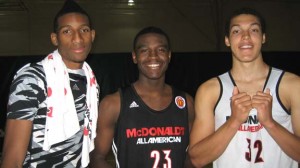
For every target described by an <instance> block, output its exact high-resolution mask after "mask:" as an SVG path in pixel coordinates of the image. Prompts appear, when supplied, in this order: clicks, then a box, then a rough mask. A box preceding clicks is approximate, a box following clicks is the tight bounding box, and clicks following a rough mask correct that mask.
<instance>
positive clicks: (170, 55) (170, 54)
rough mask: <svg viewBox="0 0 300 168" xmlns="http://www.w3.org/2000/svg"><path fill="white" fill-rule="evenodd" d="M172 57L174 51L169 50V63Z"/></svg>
mask: <svg viewBox="0 0 300 168" xmlns="http://www.w3.org/2000/svg"><path fill="white" fill-rule="evenodd" d="M171 58H172V52H171V51H170V52H169V63H170V62H171Z"/></svg>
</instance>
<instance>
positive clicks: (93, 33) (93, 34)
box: [92, 30, 96, 42]
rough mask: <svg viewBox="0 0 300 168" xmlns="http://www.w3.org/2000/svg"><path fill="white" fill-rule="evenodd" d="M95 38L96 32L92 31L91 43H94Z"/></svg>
mask: <svg viewBox="0 0 300 168" xmlns="http://www.w3.org/2000/svg"><path fill="white" fill-rule="evenodd" d="M95 36H96V31H95V30H92V42H94V39H95Z"/></svg>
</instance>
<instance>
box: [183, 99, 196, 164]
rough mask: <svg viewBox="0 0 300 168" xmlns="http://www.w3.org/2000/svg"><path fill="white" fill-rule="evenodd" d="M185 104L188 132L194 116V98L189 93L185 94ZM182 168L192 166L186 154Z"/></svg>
mask: <svg viewBox="0 0 300 168" xmlns="http://www.w3.org/2000/svg"><path fill="white" fill-rule="evenodd" d="M186 99H187V105H188V120H189V132H191V128H192V125H193V122H194V118H195V107H194V99H193V97H192V96H191V95H189V94H186ZM184 168H193V165H192V163H191V160H190V157H189V155H188V154H187V156H186V161H185V165H184Z"/></svg>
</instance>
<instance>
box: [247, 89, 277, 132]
mask: <svg viewBox="0 0 300 168" xmlns="http://www.w3.org/2000/svg"><path fill="white" fill-rule="evenodd" d="M272 101H273V97H272V96H271V94H270V89H269V88H267V89H266V91H265V92H262V91H258V92H257V93H256V95H254V96H253V97H252V107H253V108H255V109H256V110H257V117H258V121H259V122H260V123H261V124H262V125H263V126H264V127H268V126H269V125H271V124H272V123H273V121H274V120H273V118H272Z"/></svg>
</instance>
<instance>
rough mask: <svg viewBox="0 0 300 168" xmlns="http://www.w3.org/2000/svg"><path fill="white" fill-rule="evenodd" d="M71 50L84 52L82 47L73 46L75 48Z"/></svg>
mask: <svg viewBox="0 0 300 168" xmlns="http://www.w3.org/2000/svg"><path fill="white" fill-rule="evenodd" d="M72 50H73V52H75V53H82V52H84V47H80V48H75V49H72Z"/></svg>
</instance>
